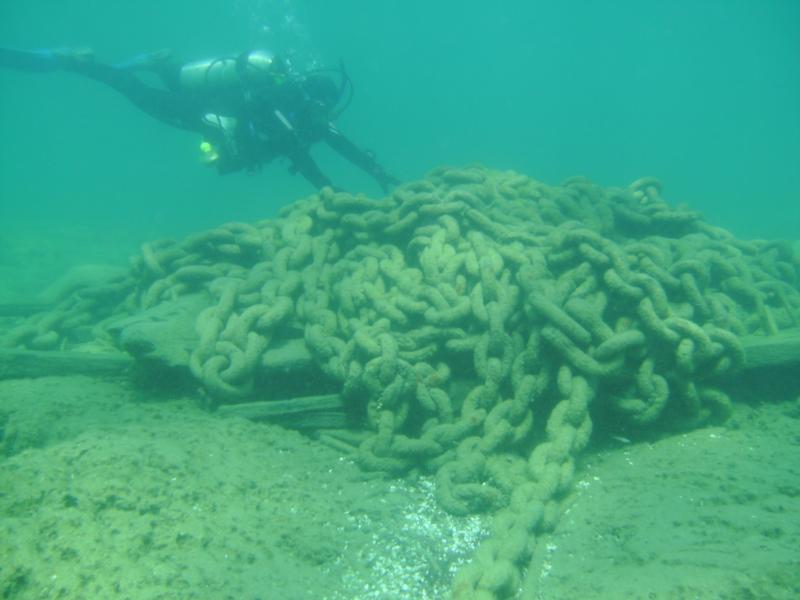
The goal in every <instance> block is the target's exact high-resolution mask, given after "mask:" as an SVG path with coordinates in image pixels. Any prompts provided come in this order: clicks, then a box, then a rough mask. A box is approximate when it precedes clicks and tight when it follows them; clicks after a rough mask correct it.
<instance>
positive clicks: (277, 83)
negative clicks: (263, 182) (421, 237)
mask: <svg viewBox="0 0 800 600" xmlns="http://www.w3.org/2000/svg"><path fill="white" fill-rule="evenodd" d="M0 67H7V68H11V69H16V70H21V71H28V72H36V73H45V72H51V71H59V70H60V71H69V72H73V73H78V74H80V75H83V76H85V77H88V78H90V79H94V80H95V81H99V82H101V83H104V84H106V85H108V86H110V87H112V88H113V89H115V90H117V91H118V92H120V93H121V94H122V95H124V96H125V97H126V98H127V99H128V100H130V101H131V102H132V103H133V104H134V105H136V106H137V107H138V108H140V109H141V110H143V111H144V112H146V113H147V114H149V115H150V116H152V117H154V118H156V119H158V120H159V121H162V122H163V123H166V124H168V125H171V126H173V127H178V128H181V129H185V130H188V131H193V132H198V133H200V134H201V135H202V136H203V142H202V143H201V145H200V148H201V151H202V152H203V157H204V161H205V162H207V163H210V164H213V165H214V166H216V168H217V170H218V172H219V173H220V174H227V173H233V172H236V171H241V170H247V171H248V172H253V171H255V170H257V169H258V168H259V167H261V166H262V165H264V164H266V163H268V162H270V161H271V160H273V159H275V158H277V157H281V156H283V157H286V158H288V159H289V161H290V162H291V166H290V171H291V172H292V173H300V174H301V175H302V176H303V177H304V178H305V179H306V180H307V181H309V182H310V183H311V184H312V185H314V186H315V187H316V188H317V189H320V188H322V187H324V186H331V187H334V186H333V185H332V184H331V181H330V180H329V179H328V177H326V176H325V174H324V173H323V172H322V171H321V170H320V168H319V167H318V166H317V164H316V162H314V159H313V158H312V157H311V154H310V153H309V150H310V148H311V146H312V145H313V144H315V143H317V142H322V141H324V142H325V143H327V144H328V145H329V146H330V147H331V148H333V149H334V150H335V151H336V152H338V153H339V154H340V155H341V156H343V157H344V158H346V159H347V160H349V161H350V162H351V163H352V164H354V165H356V166H357V167H359V168H361V169H362V170H363V171H365V172H366V173H368V174H369V175H371V176H372V177H373V178H374V179H375V181H377V182H378V185H380V187H381V189H382V190H383V192H384V193H386V192H388V190H389V187H390V186H392V185H396V184H398V183H399V181H398V180H397V179H396V178H395V177H392V176H391V175H389V174H388V173H387V172H386V171H384V170H383V168H382V167H381V166H380V165H379V164H378V162H377V161H376V160H375V158H374V156H373V155H372V154H371V153H369V152H367V151H364V150H361V149H360V148H358V147H357V146H356V145H355V144H354V143H353V142H351V141H350V140H348V139H347V138H346V137H345V136H344V135H342V133H341V132H340V131H339V130H338V129H337V128H336V127H335V126H334V124H333V121H334V120H335V119H336V117H338V116H339V115H340V114H341V113H342V111H343V110H344V109H345V108H347V105H348V104H349V102H350V99H351V98H352V92H353V85H352V82H351V81H350V78H349V77H348V76H347V73H346V72H345V70H344V67H343V66H342V65H340V67H339V69H338V72H339V78H340V81H339V83H338V85H337V83H336V82H335V81H334V79H333V78H332V77H331V76H330V71H332V69H320V70H315V71H310V72H308V73H298V72H296V71H295V70H294V69H293V68H292V67H291V65H290V64H289V63H288V62H287V61H284V60H282V59H281V58H280V57H278V56H276V55H275V54H273V53H271V52H269V51H266V50H251V51H248V52H243V53H242V54H239V55H238V56H229V57H223V58H216V59H211V60H204V61H196V62H190V63H187V64H179V63H176V62H175V61H173V60H172V55H171V52H169V51H168V50H161V51H158V52H152V53H148V54H142V55H140V56H137V57H135V58H134V59H132V60H130V61H127V62H125V63H121V64H117V65H108V64H103V63H100V62H97V61H96V60H95V59H94V55H93V53H92V52H91V51H90V50H85V49H71V48H70V49H57V50H33V51H26V50H12V49H6V48H0ZM138 73H151V74H153V75H155V76H156V78H157V80H158V81H159V82H160V84H161V86H157V85H155V86H153V85H149V84H147V83H145V81H144V80H143V79H141V78H140V77H139V76H138V75H137V74H138ZM335 189H336V188H335Z"/></svg>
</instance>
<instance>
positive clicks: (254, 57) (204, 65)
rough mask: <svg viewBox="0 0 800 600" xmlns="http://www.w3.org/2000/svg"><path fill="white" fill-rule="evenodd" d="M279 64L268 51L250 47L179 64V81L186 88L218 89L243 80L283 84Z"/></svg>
mask: <svg viewBox="0 0 800 600" xmlns="http://www.w3.org/2000/svg"><path fill="white" fill-rule="evenodd" d="M285 77H286V75H285V68H284V66H283V63H282V62H281V61H280V60H278V59H277V58H276V56H275V55H274V54H273V53H272V52H270V51H269V50H251V51H250V52H245V53H243V54H240V55H239V56H235V57H231V56H229V57H224V58H212V59H208V60H198V61H194V62H190V63H188V64H186V65H184V66H183V67H181V71H180V75H179V81H180V84H181V86H182V87H183V88H184V89H187V90H196V91H208V90H219V89H223V88H230V87H235V86H239V85H242V84H243V83H261V82H264V83H267V82H272V83H276V84H280V83H283V80H284V79H285Z"/></svg>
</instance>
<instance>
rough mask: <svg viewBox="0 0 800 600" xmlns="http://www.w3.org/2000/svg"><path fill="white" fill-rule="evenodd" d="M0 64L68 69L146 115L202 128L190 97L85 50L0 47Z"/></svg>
mask: <svg viewBox="0 0 800 600" xmlns="http://www.w3.org/2000/svg"><path fill="white" fill-rule="evenodd" d="M0 66H3V67H8V68H11V69H17V70H21V71H29V72H37V73H47V72H52V71H59V70H60V71H70V72H72V73H78V74H79V75H83V76H84V77H88V78H89V79H94V80H95V81H99V82H101V83H104V84H105V85H107V86H109V87H112V88H114V89H115V90H117V91H118V92H119V93H121V94H122V95H123V96H125V97H126V98H127V99H128V100H130V101H131V102H132V103H133V104H134V105H135V106H137V107H138V108H140V109H141V110H143V111H144V112H146V113H147V114H149V115H150V116H152V117H154V118H156V119H158V120H159V121H162V122H164V123H166V124H167V125H171V126H173V127H179V128H181V129H188V130H190V131H203V130H204V127H203V125H202V123H201V122H200V119H201V117H202V115H201V114H198V112H200V111H198V110H196V109H195V107H194V106H193V104H192V102H191V99H190V98H188V97H186V96H185V95H183V94H180V93H177V92H175V91H171V90H161V89H157V88H153V87H150V86H148V85H146V84H145V83H143V82H142V81H141V80H139V79H137V77H136V75H134V74H133V73H132V72H130V71H128V70H126V69H120V68H117V67H114V66H111V65H105V64H103V63H99V62H96V61H95V60H94V57H93V55H92V54H91V53H90V52H89V51H87V50H71V49H58V50H33V51H28V50H11V49H5V48H4V49H0Z"/></svg>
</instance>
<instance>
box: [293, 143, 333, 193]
mask: <svg viewBox="0 0 800 600" xmlns="http://www.w3.org/2000/svg"><path fill="white" fill-rule="evenodd" d="M286 156H288V157H289V160H291V161H292V166H291V167H290V169H289V170H290V171H291V172H292V173H300V175H302V176H303V177H304V178H305V179H306V181H308V182H309V183H310V184H311V185H313V186H314V187H315V188H317V189H318V190H321V189H322V188H324V187H325V186H329V187H333V185H332V184H331V180H330V179H328V178H327V177H326V176H325V174H324V173H323V172H322V171H320V168H319V167H318V166H317V163H315V162H314V159H313V158H311V155H310V154H309V153H308V150H307V149H305V148H301V147H299V146H298V147H297V148H294V149H292V150H291V151H290V152H287V153H286Z"/></svg>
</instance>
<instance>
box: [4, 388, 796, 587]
mask: <svg viewBox="0 0 800 600" xmlns="http://www.w3.org/2000/svg"><path fill="white" fill-rule="evenodd" d="M0 427H2V438H1V439H0V450H2V458H0V461H1V462H0V597H2V598H9V599H14V600H23V599H25V600H27V599H39V598H64V599H79V598H80V599H85V598H126V599H137V600H138V599H142V600H144V599H148V600H150V599H158V598H164V599H167V598H169V599H208V600H212V599H225V598H231V599H234V598H235V599H237V600H239V599H241V600H245V599H250V600H257V599H261V600H266V599H273V598H281V599H287V600H295V599H297V600H301V599H325V598H327V599H330V600H350V599H352V600H361V599H378V598H380V599H385V600H392V599H405V598H408V599H409V600H415V599H425V598H431V599H435V598H446V597H447V589H448V582H449V580H450V578H451V576H452V572H453V570H454V569H455V568H457V566H458V565H459V564H460V563H462V562H463V561H464V560H465V559H466V558H468V557H469V555H470V553H471V552H472V550H473V549H474V547H475V544H476V543H477V541H478V540H479V539H480V538H481V537H482V536H483V535H485V530H484V528H483V523H482V522H481V520H480V519H479V518H471V519H454V518H452V517H450V516H448V515H446V514H444V513H442V511H441V510H439V509H438V508H437V507H436V504H435V501H434V500H433V492H432V484H431V482H430V481H428V480H426V479H417V480H413V481H398V480H387V479H383V478H380V477H377V478H376V477H371V476H368V475H366V474H364V473H362V472H361V471H360V470H359V469H358V467H356V466H355V465H354V464H352V463H351V462H350V461H348V460H345V459H343V458H342V457H341V456H339V454H338V453H337V452H336V451H334V450H332V449H330V448H328V447H326V446H324V445H322V444H319V443H317V442H315V441H313V440H310V439H308V438H306V437H304V436H302V435H300V434H298V433H296V432H293V431H287V430H284V429H281V428H279V427H274V426H270V425H264V424H254V423H250V422H246V421H243V420H240V419H233V418H231V419H223V418H220V417H218V416H216V415H214V414H211V413H207V412H204V411H203V410H201V409H200V408H198V407H197V406H196V404H195V403H194V402H193V401H192V400H189V399H182V398H176V399H165V398H158V399H155V398H152V397H148V396H147V394H146V393H145V392H142V391H141V390H136V389H134V388H132V387H131V386H130V385H129V384H128V383H126V382H121V381H106V380H96V379H90V378H87V377H48V378H41V379H35V380H7V381H2V382H0ZM799 447H800V401H798V402H793V403H792V402H789V403H786V402H784V403H781V404H764V405H761V406H758V407H751V406H746V405H738V406H737V412H736V414H735V416H734V417H733V419H732V420H731V422H730V423H729V424H728V426H727V427H725V428H714V429H702V430H698V431H694V432H692V433H689V434H685V435H678V436H674V437H670V438H667V439H664V440H661V441H659V442H656V443H653V444H644V443H641V444H628V443H625V442H624V441H620V442H619V446H618V447H616V448H609V449H605V450H602V451H597V452H589V453H587V456H586V459H585V464H584V465H583V468H582V471H581V473H580V478H579V481H578V483H577V485H576V486H575V491H574V493H573V494H572V495H571V497H570V498H568V500H567V504H566V512H565V515H564V517H563V518H562V520H561V523H560V525H559V527H558V529H557V530H556V531H555V532H554V533H553V534H552V535H550V536H549V537H548V538H547V539H546V540H544V543H542V544H540V550H539V551H538V553H537V555H536V556H535V557H534V561H533V564H532V569H533V570H534V573H535V574H536V575H537V577H536V580H537V588H538V589H537V590H536V592H534V594H535V595H533V596H532V597H534V598H541V599H544V600H558V599H562V598H609V599H612V598H642V599H649V598H657V599H668V598H670V599H671V598H687V599H689V598H701V599H711V598H720V599H724V598H730V599H738V598H743V599H746V598H754V599H755V598H758V599H768V598H776V599H783V598H786V599H789V598H795V597H797V594H798V592H799V591H800V576H798V574H797V573H798V572H800V545H798V544H797V540H798V539H800V520H798V518H797V515H798V514H800V462H798V461H797V460H796V459H797V456H798V449H799Z"/></svg>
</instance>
